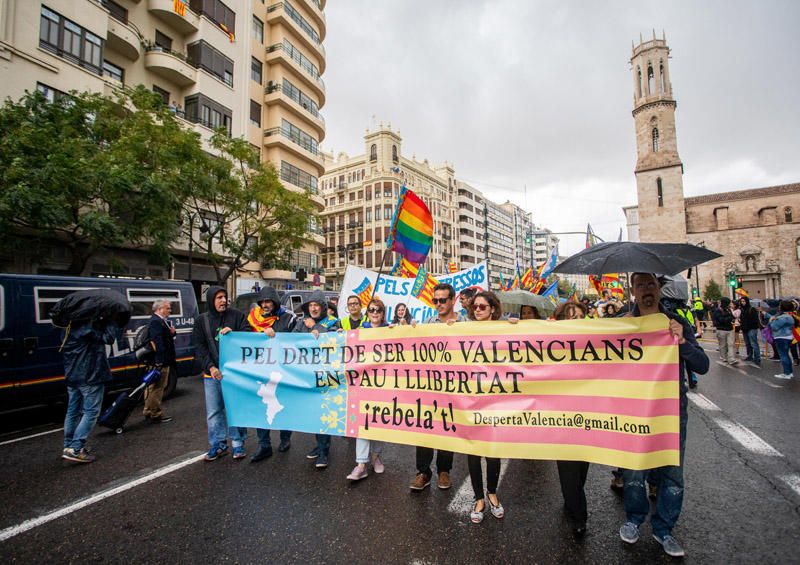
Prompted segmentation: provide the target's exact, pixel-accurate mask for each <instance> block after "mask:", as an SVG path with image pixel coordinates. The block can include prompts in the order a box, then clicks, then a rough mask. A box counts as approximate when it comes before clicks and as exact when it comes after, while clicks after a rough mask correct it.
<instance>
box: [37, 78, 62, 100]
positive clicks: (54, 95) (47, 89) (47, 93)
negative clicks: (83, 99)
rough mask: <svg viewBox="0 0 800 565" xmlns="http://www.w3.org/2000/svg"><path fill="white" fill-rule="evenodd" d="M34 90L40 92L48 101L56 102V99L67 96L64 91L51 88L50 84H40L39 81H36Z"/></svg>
mask: <svg viewBox="0 0 800 565" xmlns="http://www.w3.org/2000/svg"><path fill="white" fill-rule="evenodd" d="M36 90H38V91H39V92H41V93H42V94H43V95H44V97H45V98H47V101H48V102H56V101H58V100H61V99H64V98H68V96H67V94H66V93H65V92H61V91H60V90H57V89H55V88H53V87H52V86H47V85H46V84H42V83H41V82H37V83H36Z"/></svg>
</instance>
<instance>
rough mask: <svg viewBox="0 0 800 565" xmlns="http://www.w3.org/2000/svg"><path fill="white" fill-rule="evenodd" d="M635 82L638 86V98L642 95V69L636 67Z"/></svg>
mask: <svg viewBox="0 0 800 565" xmlns="http://www.w3.org/2000/svg"><path fill="white" fill-rule="evenodd" d="M636 84H637V86H638V88H639V98H641V97H642V69H640V68H639V67H636Z"/></svg>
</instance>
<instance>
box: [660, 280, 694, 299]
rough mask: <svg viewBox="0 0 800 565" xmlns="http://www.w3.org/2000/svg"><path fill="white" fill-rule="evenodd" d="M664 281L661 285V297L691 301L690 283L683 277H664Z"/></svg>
mask: <svg viewBox="0 0 800 565" xmlns="http://www.w3.org/2000/svg"><path fill="white" fill-rule="evenodd" d="M662 280H663V281H664V282H663V283H662V285H661V297H662V298H672V299H675V300H682V301H684V302H686V301H687V300H689V281H688V280H686V277H682V276H681V275H675V276H668V275H665V276H664V277H662Z"/></svg>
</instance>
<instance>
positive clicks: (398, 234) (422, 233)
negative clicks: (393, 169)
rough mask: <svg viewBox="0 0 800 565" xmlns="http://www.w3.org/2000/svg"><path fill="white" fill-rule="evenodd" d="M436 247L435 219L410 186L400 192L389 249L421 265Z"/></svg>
mask: <svg viewBox="0 0 800 565" xmlns="http://www.w3.org/2000/svg"><path fill="white" fill-rule="evenodd" d="M432 245H433V216H431V212H430V210H428V207H427V206H426V205H425V203H424V202H423V201H422V199H421V198H420V197H419V196H417V195H416V194H414V192H413V191H411V190H409V189H408V188H407V187H406V185H403V186H402V188H401V189H400V196H399V197H398V199H397V207H396V208H395V211H394V216H393V217H392V227H391V231H390V233H389V237H388V238H386V248H387V249H391V250H392V251H394V252H396V253H399V254H400V255H402V256H403V257H405V258H406V259H408V261H409V262H411V263H416V264H418V265H421V264H422V263H424V262H425V259H426V258H427V257H428V252H429V251H430V250H431V246H432Z"/></svg>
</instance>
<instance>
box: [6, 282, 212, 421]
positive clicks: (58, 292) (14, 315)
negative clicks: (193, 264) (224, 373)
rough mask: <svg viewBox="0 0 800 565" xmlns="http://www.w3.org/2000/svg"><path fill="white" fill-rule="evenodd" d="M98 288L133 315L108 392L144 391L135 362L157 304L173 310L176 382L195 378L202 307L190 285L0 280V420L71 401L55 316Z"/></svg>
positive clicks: (170, 387)
mask: <svg viewBox="0 0 800 565" xmlns="http://www.w3.org/2000/svg"><path fill="white" fill-rule="evenodd" d="M94 288H105V289H111V290H115V291H117V292H119V293H120V294H122V295H123V296H125V297H126V298H127V299H128V300H129V301H130V303H131V306H132V309H133V313H132V316H131V321H130V322H129V323H128V326H127V327H126V328H125V331H124V332H123V334H122V337H121V338H120V339H119V340H117V342H116V343H114V344H113V345H110V346H108V359H109V363H110V365H111V372H112V374H113V375H114V380H113V381H112V383H111V385H110V386H108V387H107V391H108V392H111V391H115V390H120V389H124V388H129V387H131V386H135V385H136V384H138V380H139V378H140V377H141V367H140V366H139V363H138V361H137V360H136V358H135V356H134V354H133V337H134V335H135V333H136V330H137V329H138V328H139V327H140V326H142V325H143V324H146V323H148V320H149V319H150V315H151V309H152V305H153V301H155V300H157V299H165V300H169V301H170V302H171V303H172V314H171V315H170V320H171V321H172V323H173V325H174V326H175V328H176V330H177V331H176V335H175V354H176V358H177V371H176V375H175V377H176V378H177V377H182V376H187V375H189V374H192V369H193V366H194V344H193V342H192V328H193V326H194V320H195V318H197V300H196V299H195V295H194V291H193V289H192V285H191V284H190V283H188V282H179V281H153V280H136V279H114V278H84V277H60V276H45V275H7V274H0V412H4V411H7V410H14V409H18V408H25V407H29V406H35V405H39V404H47V403H52V402H57V401H60V400H64V399H65V398H66V387H65V385H64V365H63V361H62V357H61V353H60V352H59V347H60V345H61V340H62V339H63V336H64V334H63V331H62V329H61V328H58V327H55V326H54V325H53V324H52V323H51V321H50V317H49V312H50V308H52V307H53V305H54V304H55V303H56V302H58V301H59V300H60V299H62V298H64V297H65V296H66V295H68V294H70V293H71V292H75V291H76V290H86V289H94ZM176 378H173V377H172V374H171V373H170V382H169V383H168V384H167V389H166V391H165V394H169V393H172V391H174V389H175V386H176V382H177V381H176Z"/></svg>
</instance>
